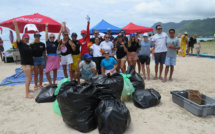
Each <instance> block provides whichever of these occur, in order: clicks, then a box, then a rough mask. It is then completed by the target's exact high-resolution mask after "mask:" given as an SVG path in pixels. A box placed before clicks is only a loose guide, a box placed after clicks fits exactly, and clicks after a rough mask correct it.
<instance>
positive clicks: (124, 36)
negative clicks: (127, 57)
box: [114, 29, 128, 44]
mask: <svg viewBox="0 0 215 134" xmlns="http://www.w3.org/2000/svg"><path fill="white" fill-rule="evenodd" d="M119 34H122V36H123V40H124V42H125V44H128V37H126V35H125V30H124V29H121V30H120V31H119ZM117 39H118V36H117V37H116V38H115V39H114V42H116V41H117Z"/></svg>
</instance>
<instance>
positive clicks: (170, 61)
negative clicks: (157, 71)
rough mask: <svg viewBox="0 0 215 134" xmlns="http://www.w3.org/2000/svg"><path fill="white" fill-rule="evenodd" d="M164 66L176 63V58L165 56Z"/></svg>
mask: <svg viewBox="0 0 215 134" xmlns="http://www.w3.org/2000/svg"><path fill="white" fill-rule="evenodd" d="M165 65H166V66H175V65H176V58H171V57H166V62H165Z"/></svg>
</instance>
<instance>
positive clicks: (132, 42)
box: [127, 33, 140, 68]
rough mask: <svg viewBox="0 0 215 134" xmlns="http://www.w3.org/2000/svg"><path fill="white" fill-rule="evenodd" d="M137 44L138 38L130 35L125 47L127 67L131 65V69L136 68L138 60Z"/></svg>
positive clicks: (133, 34)
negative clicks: (126, 50)
mask: <svg viewBox="0 0 215 134" xmlns="http://www.w3.org/2000/svg"><path fill="white" fill-rule="evenodd" d="M139 47H140V46H139V42H138V38H136V37H135V33H131V34H130V38H129V40H128V45H127V49H128V52H127V60H128V65H132V66H133V68H136V63H137V60H138V57H137V49H138V48H139Z"/></svg>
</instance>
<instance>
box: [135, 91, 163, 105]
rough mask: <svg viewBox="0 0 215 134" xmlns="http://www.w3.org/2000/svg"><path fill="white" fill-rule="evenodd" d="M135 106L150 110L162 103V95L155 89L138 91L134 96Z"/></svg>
mask: <svg viewBox="0 0 215 134" xmlns="http://www.w3.org/2000/svg"><path fill="white" fill-rule="evenodd" d="M132 96H133V102H134V105H135V106H136V107H138V108H148V107H152V106H155V105H157V104H159V103H160V99H161V95H160V94H159V93H158V92H157V91H156V90H154V89H152V88H151V89H137V90H136V91H134V93H133V94H132Z"/></svg>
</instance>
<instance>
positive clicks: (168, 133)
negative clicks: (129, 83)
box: [0, 57, 215, 134]
mask: <svg viewBox="0 0 215 134" xmlns="http://www.w3.org/2000/svg"><path fill="white" fill-rule="evenodd" d="M176 64H177V65H176V67H175V71H174V74H173V81H172V82H166V83H163V82H161V81H160V80H150V81H147V80H146V81H145V86H146V88H154V89H155V90H157V91H158V92H159V93H160V94H161V103H160V104H159V105H157V106H155V107H151V108H147V109H139V108H137V107H135V106H134V104H133V102H126V106H127V107H128V109H129V111H130V114H131V120H132V121H131V124H130V126H129V128H128V130H127V131H126V132H125V134H143V133H145V134H157V133H159V134H173V133H174V134H182V133H183V134H214V132H215V116H214V115H210V116H207V117H198V116H195V115H193V114H192V113H190V112H188V111H187V110H185V109H183V108H181V107H179V106H178V105H176V104H175V103H173V102H172V95H171V94H170V91H172V90H184V89H195V90H199V91H200V92H201V93H203V94H205V95H208V96H210V97H212V98H215V69H214V67H215V60H214V59H205V58H199V59H198V58H196V57H186V58H182V57H178V58H177V62H176ZM18 67H20V65H19V64H15V63H7V64H5V63H3V62H2V61H1V62H0V70H1V72H0V81H2V80H3V79H4V78H6V77H8V76H11V75H12V74H14V73H15V68H18ZM150 68H151V78H153V76H154V62H151V66H150ZM31 89H33V84H32V85H31ZM38 93H39V91H37V92H35V93H33V95H34V96H36V95H37V94H38ZM0 95H1V96H0V109H1V110H0V133H7V134H8V133H38V134H45V133H46V134H47V133H53V134H61V133H68V134H69V133H71V134H79V133H80V132H78V131H76V130H74V129H72V128H69V127H68V126H67V125H66V124H65V123H64V122H63V120H62V117H61V116H59V115H58V114H56V113H55V112H54V111H53V109H52V103H43V104H37V103H36V102H35V100H34V99H26V98H25V88H24V85H17V86H1V87H0ZM113 125H114V124H113ZM90 134H98V129H95V130H94V131H92V132H90Z"/></svg>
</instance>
